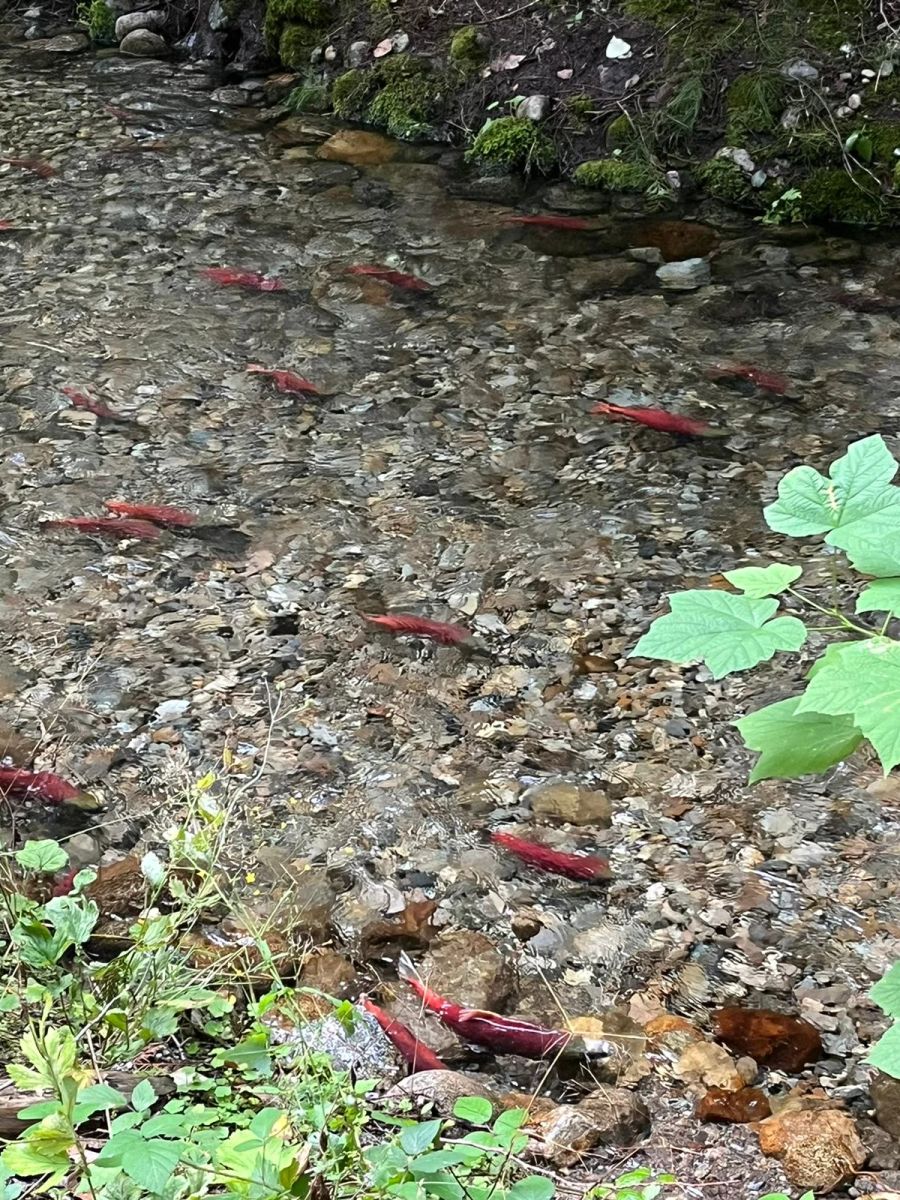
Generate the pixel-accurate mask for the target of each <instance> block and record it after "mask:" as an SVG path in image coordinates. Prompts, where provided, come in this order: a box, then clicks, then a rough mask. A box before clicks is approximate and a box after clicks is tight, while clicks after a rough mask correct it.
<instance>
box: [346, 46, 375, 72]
mask: <svg viewBox="0 0 900 1200" xmlns="http://www.w3.org/2000/svg"><path fill="white" fill-rule="evenodd" d="M371 51H372V43H371V42H351V43H350V49H349V50H348V51H347V64H348V66H351V67H361V66H362V65H363V63H365V62H367V61H368V58H369V54H370V53H371Z"/></svg>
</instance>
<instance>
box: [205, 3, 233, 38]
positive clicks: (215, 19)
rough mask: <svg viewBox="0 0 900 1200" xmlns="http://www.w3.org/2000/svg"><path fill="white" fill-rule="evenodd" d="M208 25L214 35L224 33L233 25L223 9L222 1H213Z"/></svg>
mask: <svg viewBox="0 0 900 1200" xmlns="http://www.w3.org/2000/svg"><path fill="white" fill-rule="evenodd" d="M206 23H207V25H209V27H210V29H211V30H212V31H213V33H223V32H224V31H225V30H226V29H227V28H228V27H229V26H230V25H231V21H230V20H229V18H228V15H227V14H226V12H225V9H224V8H223V7H222V0H213V2H212V4H211V5H210V6H209V13H208V14H207V17H206Z"/></svg>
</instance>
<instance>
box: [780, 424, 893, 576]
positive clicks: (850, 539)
mask: <svg viewBox="0 0 900 1200" xmlns="http://www.w3.org/2000/svg"><path fill="white" fill-rule="evenodd" d="M896 472H897V463H896V462H895V461H894V459H893V457H892V455H891V452H890V450H888V448H887V446H886V445H885V444H884V440H883V439H882V438H881V437H880V436H879V435H878V434H873V435H872V437H867V438H863V439H862V440H861V441H858V442H854V443H853V444H852V445H851V446H848V448H847V453H846V454H845V455H844V456H843V458H839V459H837V460H836V461H835V462H833V463H832V464H831V468H830V469H829V472H828V478H826V477H825V476H824V475H821V474H820V473H819V472H818V471H816V470H815V469H814V468H813V467H806V466H803V467H795V468H794V469H793V470H792V471H788V473H787V475H785V477H784V478H783V479H782V481H781V483H780V484H779V485H778V499H777V500H776V502H775V503H774V504H770V505H769V506H768V507H767V508H766V509H765V510H764V514H763V515H764V516H765V518H766V523H767V524H768V526H769V528H770V529H774V530H775V532H776V533H786V534H789V535H791V536H792V537H808V536H810V535H811V534H816V533H825V534H827V536H826V538H825V541H826V542H827V543H828V545H829V546H837V547H838V549H840V550H844V551H845V552H846V553H847V555H848V557H849V558H850V561H851V562H852V563H853V565H854V566H855V567H856V568H857V570H859V571H864V572H865V573H866V574H867V575H900V488H898V487H894V485H893V484H892V483H891V480H892V479H893V477H894V475H895V474H896Z"/></svg>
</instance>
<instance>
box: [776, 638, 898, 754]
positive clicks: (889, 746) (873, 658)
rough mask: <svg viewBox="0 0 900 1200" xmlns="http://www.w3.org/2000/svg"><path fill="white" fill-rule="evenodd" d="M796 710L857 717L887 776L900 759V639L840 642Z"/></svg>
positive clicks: (854, 719) (858, 724) (856, 720)
mask: <svg viewBox="0 0 900 1200" xmlns="http://www.w3.org/2000/svg"><path fill="white" fill-rule="evenodd" d="M797 711H798V712H818V713H830V714H832V715H842V714H843V715H846V716H849V717H852V718H853V721H854V724H855V725H856V726H857V727H858V728H859V729H860V730H861V731H862V733H863V734H864V736H865V737H867V738H868V739H869V741H870V742H871V743H872V745H873V746H874V747H875V752H876V753H877V755H878V757H879V759H880V760H881V765H882V767H883V768H884V773H885V775H886V774H887V773H888V772H889V771H890V770H891V769H892V768H893V767H895V766H896V765H897V763H900V719H898V711H900V642H894V641H891V640H889V639H888V638H868V639H867V640H866V641H863V642H849V643H847V644H846V645H843V646H841V648H840V652H839V653H835V654H832V655H830V656H829V659H828V662H827V664H826V665H825V666H824V667H823V668H822V670H821V671H818V672H816V674H815V676H814V677H813V678H812V679H810V681H809V685H808V686H807V689H806V691H805V693H804V694H803V696H802V697H801V698H800V703H799V705H798V706H797Z"/></svg>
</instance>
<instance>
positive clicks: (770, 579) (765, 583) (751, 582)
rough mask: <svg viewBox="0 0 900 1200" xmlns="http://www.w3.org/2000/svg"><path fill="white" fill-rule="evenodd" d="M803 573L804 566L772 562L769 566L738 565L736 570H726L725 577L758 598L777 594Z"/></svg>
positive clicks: (745, 592) (743, 590) (733, 585)
mask: <svg viewBox="0 0 900 1200" xmlns="http://www.w3.org/2000/svg"><path fill="white" fill-rule="evenodd" d="M802 574H803V568H802V567H792V566H789V565H788V564H787V563H770V564H769V566H767V567H738V569H737V570H736V571H726V572H725V578H726V579H727V580H728V582H729V583H730V584H731V585H732V587H736V588H737V589H738V590H739V591H741V592H743V593H744V595H745V596H751V597H752V598H753V599H754V600H758V599H760V598H761V597H762V596H777V595H778V593H779V592H783V591H784V590H785V588H789V587H790V586H791V584H792V583H794V582H795V580H797V579H799V578H800V576H801V575H802Z"/></svg>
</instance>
